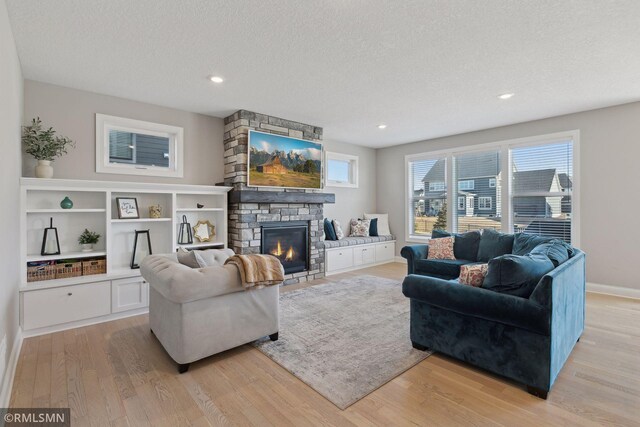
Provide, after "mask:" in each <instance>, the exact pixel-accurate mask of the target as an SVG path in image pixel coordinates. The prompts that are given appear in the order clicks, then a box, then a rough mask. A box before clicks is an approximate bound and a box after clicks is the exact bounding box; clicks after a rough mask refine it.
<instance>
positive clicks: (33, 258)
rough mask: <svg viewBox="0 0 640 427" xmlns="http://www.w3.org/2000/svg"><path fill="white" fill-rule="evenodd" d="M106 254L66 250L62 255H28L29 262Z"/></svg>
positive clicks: (104, 253) (103, 254)
mask: <svg viewBox="0 0 640 427" xmlns="http://www.w3.org/2000/svg"><path fill="white" fill-rule="evenodd" d="M105 255H107V253H106V252H105V251H91V252H65V253H62V254H60V255H40V254H31V255H27V262H33V261H55V260H58V259H72V258H93V257H98V256H105Z"/></svg>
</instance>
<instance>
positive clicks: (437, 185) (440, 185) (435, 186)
mask: <svg viewBox="0 0 640 427" xmlns="http://www.w3.org/2000/svg"><path fill="white" fill-rule="evenodd" d="M429 191H444V182H442V181H439V182H430V183H429Z"/></svg>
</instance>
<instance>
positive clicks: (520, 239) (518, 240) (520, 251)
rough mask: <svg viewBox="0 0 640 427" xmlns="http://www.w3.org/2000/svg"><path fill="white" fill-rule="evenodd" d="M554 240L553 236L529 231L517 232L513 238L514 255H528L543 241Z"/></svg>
mask: <svg viewBox="0 0 640 427" xmlns="http://www.w3.org/2000/svg"><path fill="white" fill-rule="evenodd" d="M551 240H553V238H552V237H544V236H538V235H536V234H529V233H516V234H514V238H513V250H512V251H511V253H512V254H514V255H526V254H528V253H529V252H531V251H532V250H533V248H535V247H536V246H538V245H539V244H541V243H547V242H550V241H551Z"/></svg>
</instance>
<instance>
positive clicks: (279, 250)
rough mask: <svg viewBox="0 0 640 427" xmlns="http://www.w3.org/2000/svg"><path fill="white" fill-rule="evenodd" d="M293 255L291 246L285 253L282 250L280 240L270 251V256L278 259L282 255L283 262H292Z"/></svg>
mask: <svg viewBox="0 0 640 427" xmlns="http://www.w3.org/2000/svg"><path fill="white" fill-rule="evenodd" d="M294 254H295V252H294V251H293V246H289V249H287V251H286V253H285V251H283V250H282V244H281V243H280V240H278V244H277V245H276V248H275V249H273V250H272V251H271V255H275V256H277V257H278V258H282V257H283V255H284V260H285V261H292V260H293V255H294Z"/></svg>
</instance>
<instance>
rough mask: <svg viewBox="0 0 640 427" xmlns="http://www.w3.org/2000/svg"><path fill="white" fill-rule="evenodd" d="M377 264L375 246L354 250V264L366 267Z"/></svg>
mask: <svg viewBox="0 0 640 427" xmlns="http://www.w3.org/2000/svg"><path fill="white" fill-rule="evenodd" d="M374 262H376V248H375V246H365V247H357V248H353V264H354V265H364V264H372V263H374Z"/></svg>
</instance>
